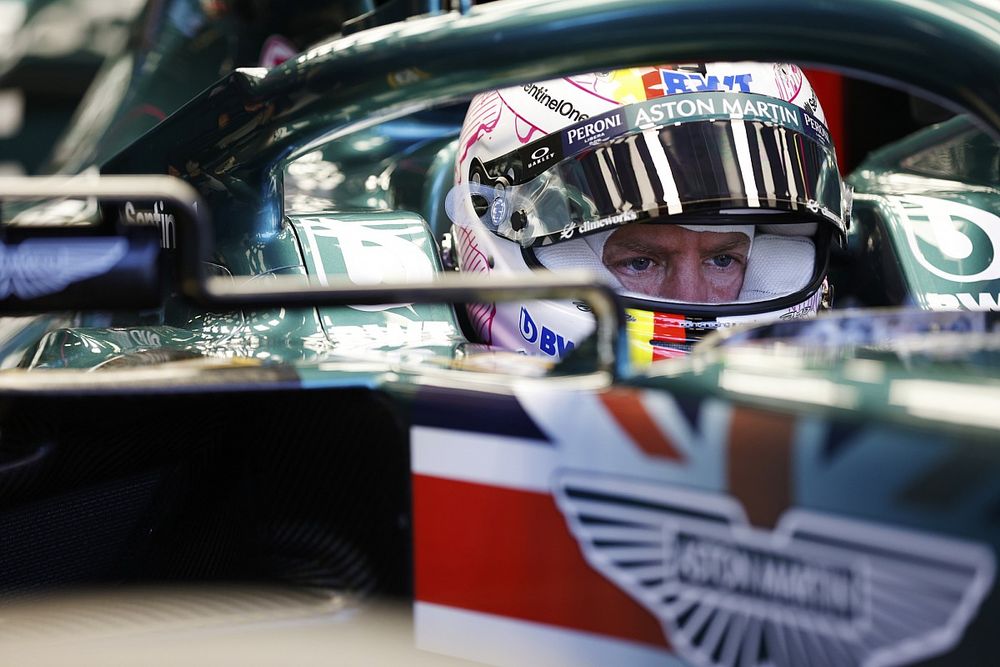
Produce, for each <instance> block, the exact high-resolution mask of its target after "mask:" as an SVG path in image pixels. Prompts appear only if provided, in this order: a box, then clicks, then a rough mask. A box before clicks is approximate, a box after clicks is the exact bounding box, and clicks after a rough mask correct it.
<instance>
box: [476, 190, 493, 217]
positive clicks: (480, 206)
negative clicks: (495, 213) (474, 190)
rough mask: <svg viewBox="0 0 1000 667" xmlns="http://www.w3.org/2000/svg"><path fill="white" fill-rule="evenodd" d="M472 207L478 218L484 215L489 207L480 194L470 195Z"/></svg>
mask: <svg viewBox="0 0 1000 667" xmlns="http://www.w3.org/2000/svg"><path fill="white" fill-rule="evenodd" d="M472 208H473V210H474V211H475V212H476V215H478V216H479V217H480V218H481V217H483V216H484V215H486V211H487V210H489V208H490V203H489V202H488V201H487V200H486V197H484V196H482V195H472Z"/></svg>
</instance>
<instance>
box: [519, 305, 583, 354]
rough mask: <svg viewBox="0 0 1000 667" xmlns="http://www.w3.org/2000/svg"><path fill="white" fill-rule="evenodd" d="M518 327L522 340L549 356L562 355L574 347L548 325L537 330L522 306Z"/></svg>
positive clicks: (533, 321)
mask: <svg viewBox="0 0 1000 667" xmlns="http://www.w3.org/2000/svg"><path fill="white" fill-rule="evenodd" d="M520 329H521V337H522V338H524V340H526V341H528V342H529V343H531V344H532V345H534V346H535V347H537V348H538V349H539V350H541V351H542V352H544V353H545V354H547V355H549V356H550V357H555V356H559V357H562V356H564V355H565V354H566V353H567V352H569V351H570V350H572V349H573V348H574V347H575V346H574V344H573V341H569V340H566V339H565V338H563V337H562V336H560V335H559V334H557V333H556V332H554V331H552V329H549V328H548V327H542V328H541V330H539V328H538V325H537V324H535V320H533V319H532V318H531V314H530V313H529V312H528V309H527V308H524V307H522V308H521V322H520Z"/></svg>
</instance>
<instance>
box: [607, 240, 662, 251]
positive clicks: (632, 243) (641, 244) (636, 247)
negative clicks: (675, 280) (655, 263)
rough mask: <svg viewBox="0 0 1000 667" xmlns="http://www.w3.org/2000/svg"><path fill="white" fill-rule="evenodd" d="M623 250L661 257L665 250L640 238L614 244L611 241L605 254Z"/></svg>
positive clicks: (616, 241) (615, 241) (614, 242)
mask: <svg viewBox="0 0 1000 667" xmlns="http://www.w3.org/2000/svg"><path fill="white" fill-rule="evenodd" d="M622 250H631V251H632V252H637V253H640V254H643V255H659V254H662V252H663V248H661V247H658V246H656V245H654V244H651V243H646V242H645V241H643V240H642V239H640V238H626V239H615V240H614V241H613V242H612V241H610V239H609V241H608V243H607V244H606V245H605V247H604V252H608V251H611V252H615V251H622Z"/></svg>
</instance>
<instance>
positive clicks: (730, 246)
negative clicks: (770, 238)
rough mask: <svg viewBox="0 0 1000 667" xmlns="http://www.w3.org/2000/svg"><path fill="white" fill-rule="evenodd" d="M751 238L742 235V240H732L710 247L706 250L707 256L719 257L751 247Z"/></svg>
mask: <svg viewBox="0 0 1000 667" xmlns="http://www.w3.org/2000/svg"><path fill="white" fill-rule="evenodd" d="M749 245H750V238H749V237H748V236H746V235H744V234H740V238H738V239H736V238H734V239H732V240H731V241H722V242H721V243H719V244H718V245H714V246H710V247H708V248H706V249H705V253H706V254H710V255H717V254H719V253H724V252H729V251H730V250H737V249H743V248H745V247H749Z"/></svg>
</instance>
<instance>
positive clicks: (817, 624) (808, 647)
mask: <svg viewBox="0 0 1000 667" xmlns="http://www.w3.org/2000/svg"><path fill="white" fill-rule="evenodd" d="M555 496H556V499H557V502H558V503H559V506H560V508H561V509H562V512H563V514H564V515H565V516H566V519H567V521H568V523H569V526H570V529H571V530H572V532H573V534H574V535H575V537H576V539H577V541H578V542H579V544H580V547H581V549H582V551H583V554H584V556H585V558H586V559H587V561H588V562H589V563H590V565H591V566H592V567H594V568H595V569H597V570H598V571H599V572H601V573H602V574H603V575H604V576H605V577H607V578H608V579H610V580H611V581H613V582H614V583H615V584H616V585H618V586H619V587H620V588H621V589H622V590H624V591H625V592H626V593H628V595H630V596H631V597H632V598H633V599H635V600H636V601H638V602H639V603H640V604H642V605H643V606H645V607H646V608H647V609H648V610H649V611H650V612H652V613H653V614H654V615H655V616H656V617H657V618H658V619H659V621H660V623H661V624H662V626H663V629H664V632H665V633H666V635H667V637H668V638H669V640H670V642H671V644H672V645H673V646H674V648H675V650H676V651H677V652H678V653H679V655H680V656H681V657H682V658H684V659H685V660H687V661H688V662H690V663H692V664H695V665H702V666H712V667H716V666H718V667H722V666H728V667H751V666H752V667H758V666H759V667H764V666H774V667H803V666H807V665H859V666H864V667H875V666H885V665H898V664H902V663H907V662H911V661H913V660H918V659H920V658H925V657H928V656H932V655H936V654H939V653H942V652H944V651H946V650H948V649H949V648H951V647H952V646H954V645H955V643H956V642H957V641H958V639H959V638H960V637H961V634H962V632H963V631H964V630H965V627H966V626H967V625H968V623H969V621H970V620H971V618H972V617H973V616H974V614H975V612H976V610H977V608H978V606H979V604H980V602H981V601H982V599H983V597H984V596H985V595H986V593H987V592H988V591H989V590H990V587H991V586H992V584H993V577H994V570H995V559H994V555H993V552H992V550H991V549H989V548H987V547H985V546H983V545H980V544H974V543H971V542H965V541H962V540H956V539H951V538H944V537H939V536H936V535H930V534H926V533H918V532H914V531H910V530H903V529H899V528H895V527H889V526H883V525H878V524H874V523H871V522H867V521H856V520H848V519H843V518H839V517H832V516H828V515H824V514H819V513H816V512H810V511H803V510H794V509H793V510H788V511H786V512H785V514H784V515H783V516H782V517H781V519H780V520H779V522H778V524H777V525H776V526H775V527H774V529H773V530H764V529H760V528H757V527H755V526H752V525H750V523H749V522H748V521H747V519H746V515H745V513H744V511H743V508H742V507H741V506H740V504H739V503H738V502H736V501H735V500H734V499H733V498H730V497H728V496H722V495H714V494H707V493H703V492H697V491H689V490H685V489H679V488H675V487H665V486H660V485H656V484H651V483H646V482H643V481H636V480H630V479H623V478H614V477H604V476H599V475H596V474H584V473H565V474H562V475H560V476H559V477H558V478H557V479H556V484H555Z"/></svg>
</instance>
